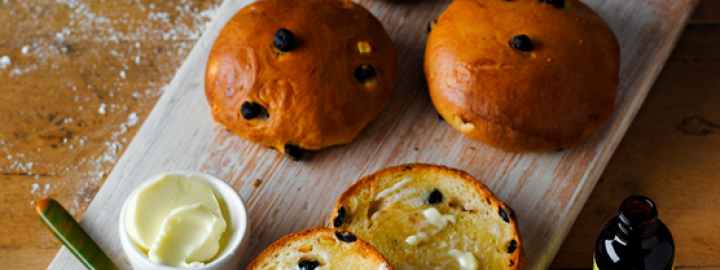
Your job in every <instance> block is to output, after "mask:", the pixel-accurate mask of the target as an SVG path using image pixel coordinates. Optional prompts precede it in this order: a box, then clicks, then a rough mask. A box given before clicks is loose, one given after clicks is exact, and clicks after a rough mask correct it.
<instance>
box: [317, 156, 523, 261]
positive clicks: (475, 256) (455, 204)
mask: <svg viewBox="0 0 720 270" xmlns="http://www.w3.org/2000/svg"><path fill="white" fill-rule="evenodd" d="M329 224H332V226H333V227H334V228H335V229H337V230H341V231H349V232H352V233H353V234H354V235H356V236H357V238H359V239H364V240H365V241H367V242H369V243H370V244H372V245H373V246H375V248H377V249H378V250H379V251H380V252H381V253H382V254H383V255H384V256H385V258H387V260H388V261H390V263H391V264H393V265H394V266H395V267H396V268H397V269H462V270H465V269H492V270H498V269H519V267H520V266H519V265H520V262H519V260H520V258H521V252H522V242H521V240H520V235H519V233H518V228H517V221H516V219H515V216H514V215H513V212H512V210H511V209H510V207H508V206H507V205H506V204H505V203H503V202H502V201H500V200H499V199H498V198H497V197H495V196H494V195H493V194H492V193H491V192H490V191H489V190H488V189H487V188H486V187H485V186H484V185H483V184H482V183H480V182H479V181H478V180H476V179H475V178H473V177H472V176H470V175H469V174H467V173H465V172H462V171H458V170H455V169H450V168H447V167H443V166H436V165H427V164H410V165H404V166H398V167H392V168H387V169H384V170H381V171H379V172H376V173H374V174H372V175H369V176H366V177H364V178H362V179H361V180H359V181H358V182H357V183H355V184H354V185H352V186H351V187H350V188H349V189H348V190H347V191H345V192H344V193H343V194H342V195H341V196H340V198H339V199H338V200H337V203H336V206H335V209H334V211H333V213H332V215H331V216H330V218H329Z"/></svg>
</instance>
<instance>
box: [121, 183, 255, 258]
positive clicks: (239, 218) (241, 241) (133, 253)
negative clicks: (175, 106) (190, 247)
mask: <svg viewBox="0 0 720 270" xmlns="http://www.w3.org/2000/svg"><path fill="white" fill-rule="evenodd" d="M164 175H179V176H184V177H187V178H188V179H190V180H197V181H204V182H206V183H208V184H210V186H212V188H213V189H214V191H215V194H216V196H219V198H220V199H222V204H223V205H224V206H225V208H226V209H227V215H228V217H226V218H227V219H228V220H227V222H228V226H227V228H228V230H231V231H230V232H229V233H230V235H229V237H228V238H227V239H228V241H227V243H226V245H225V246H224V247H223V248H222V250H221V251H220V254H219V255H218V256H216V257H215V259H214V260H212V261H211V262H209V263H207V264H205V265H204V266H201V267H194V268H180V267H172V266H167V265H160V264H157V263H154V262H152V261H150V260H149V259H148V258H147V256H146V255H145V254H144V252H143V251H141V250H140V249H138V247H137V246H136V245H135V244H133V242H132V241H131V240H130V237H129V236H128V234H127V231H126V229H125V211H126V208H127V204H128V201H129V198H132V197H133V196H134V195H135V193H136V192H138V191H139V190H141V189H142V188H143V187H145V186H147V185H150V184H152V183H153V182H155V181H157V180H159V179H160V178H161V176H164ZM118 220H119V224H118V228H119V233H120V242H121V243H122V248H123V250H124V251H125V255H126V256H127V257H128V260H129V261H130V264H131V265H132V267H133V269H143V270H177V269H196V270H198V269H199V270H230V269H233V270H235V269H238V267H239V264H240V259H241V258H240V257H241V255H242V254H244V253H245V247H246V246H247V243H248V242H249V240H248V238H249V237H248V235H249V234H250V228H249V224H248V218H247V211H246V210H245V204H244V203H243V201H242V199H241V198H240V196H239V195H238V194H237V192H236V191H235V190H234V189H233V188H232V187H231V186H230V185H228V184H226V183H225V182H224V181H222V180H220V179H218V178H216V177H214V176H211V175H208V174H204V173H199V172H188V171H172V172H166V173H162V174H158V175H156V176H154V177H152V178H150V179H149V180H148V181H145V183H143V184H141V185H140V186H139V187H137V188H135V191H133V192H132V193H131V194H130V196H128V198H127V199H125V203H123V207H122V210H121V211H120V218H119V219H118Z"/></svg>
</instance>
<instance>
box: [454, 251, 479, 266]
mask: <svg viewBox="0 0 720 270" xmlns="http://www.w3.org/2000/svg"><path fill="white" fill-rule="evenodd" d="M448 253H449V254H450V256H453V257H455V260H457V263H458V265H459V266H460V270H477V269H478V263H477V259H476V258H475V256H474V255H473V254H472V253H470V252H463V251H459V250H457V249H452V250H450V252H448Z"/></svg>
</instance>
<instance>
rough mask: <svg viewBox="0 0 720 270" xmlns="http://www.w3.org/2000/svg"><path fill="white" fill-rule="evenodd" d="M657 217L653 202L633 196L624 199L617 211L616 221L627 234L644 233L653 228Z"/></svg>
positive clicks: (646, 198)
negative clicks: (618, 221) (617, 220)
mask: <svg viewBox="0 0 720 270" xmlns="http://www.w3.org/2000/svg"><path fill="white" fill-rule="evenodd" d="M657 217H658V211H657V208H656V207H655V202H653V201H652V200H651V199H650V198H648V197H645V196H640V195H633V196H630V197H628V198H627V199H625V200H624V201H623V202H622V204H620V208H619V209H618V219H619V220H620V223H622V225H624V226H621V227H622V228H623V229H624V230H627V232H628V233H632V232H639V233H642V232H645V231H646V230H647V229H650V228H652V227H654V226H653V225H655V223H656V221H657Z"/></svg>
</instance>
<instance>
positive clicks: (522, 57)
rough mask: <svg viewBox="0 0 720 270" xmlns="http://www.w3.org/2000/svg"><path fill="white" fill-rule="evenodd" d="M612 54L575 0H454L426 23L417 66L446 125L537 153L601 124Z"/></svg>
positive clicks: (597, 21) (614, 65)
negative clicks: (421, 65) (420, 64)
mask: <svg viewBox="0 0 720 270" xmlns="http://www.w3.org/2000/svg"><path fill="white" fill-rule="evenodd" d="M619 54H620V53H619V45H618V42H617V40H616V39H615V36H614V35H613V33H612V32H611V30H610V29H609V28H608V26H607V24H606V23H605V22H604V21H603V19H602V18H600V16H598V15H597V14H595V13H594V12H593V11H592V9H590V8H589V7H587V6H586V5H585V4H583V3H581V2H580V1H578V0H513V1H506V0H485V1H479V0H455V1H453V2H452V3H451V4H450V5H449V6H448V8H447V10H445V11H444V12H443V13H442V14H441V15H440V16H439V17H438V18H437V20H435V21H433V22H432V23H431V29H430V34H429V36H428V41H427V46H426V50H425V63H424V69H425V75H426V77H427V81H428V86H429V91H430V96H431V98H432V102H433V104H434V106H435V108H436V109H437V111H438V112H439V113H440V114H441V115H442V117H443V118H444V119H445V120H446V121H447V123H448V124H449V125H451V126H452V127H453V128H455V129H457V130H459V131H460V132H462V133H463V134H465V135H466V136H467V137H469V138H472V139H476V140H479V141H482V142H484V143H486V144H489V145H492V146H495V147H498V148H501V149H504V150H508V151H513V152H518V151H546V150H556V149H560V148H567V147H571V146H574V145H577V144H579V143H581V142H583V141H585V140H586V139H587V138H588V137H590V136H591V135H592V134H594V133H595V131H596V130H598V129H599V128H600V127H601V126H603V124H604V123H605V122H607V120H608V119H609V117H610V115H611V113H612V111H613V107H614V103H615V96H616V92H617V85H618V80H619V67H620V64H619Z"/></svg>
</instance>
